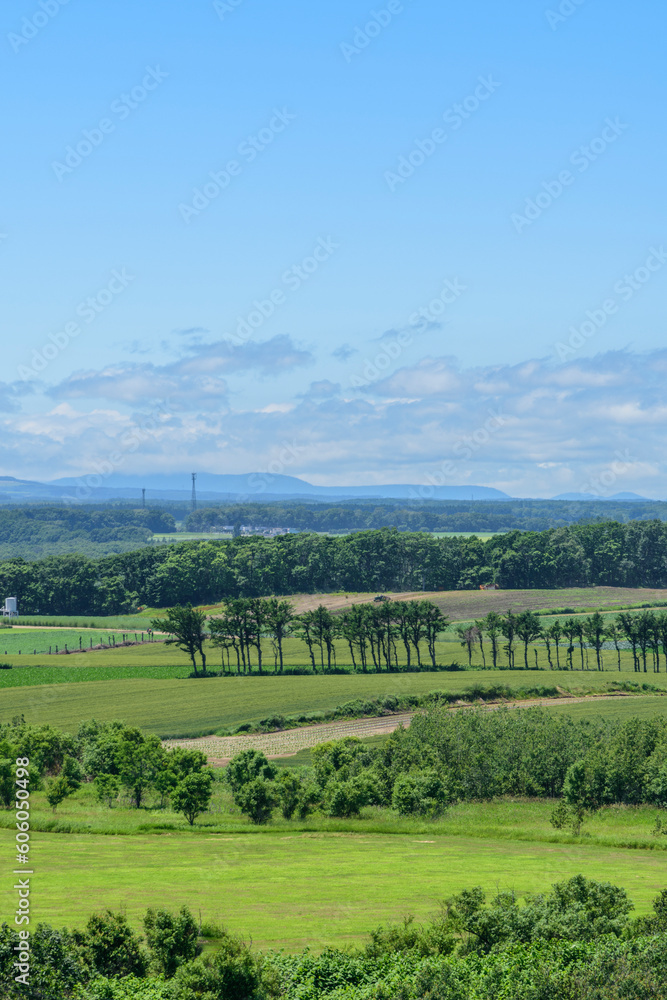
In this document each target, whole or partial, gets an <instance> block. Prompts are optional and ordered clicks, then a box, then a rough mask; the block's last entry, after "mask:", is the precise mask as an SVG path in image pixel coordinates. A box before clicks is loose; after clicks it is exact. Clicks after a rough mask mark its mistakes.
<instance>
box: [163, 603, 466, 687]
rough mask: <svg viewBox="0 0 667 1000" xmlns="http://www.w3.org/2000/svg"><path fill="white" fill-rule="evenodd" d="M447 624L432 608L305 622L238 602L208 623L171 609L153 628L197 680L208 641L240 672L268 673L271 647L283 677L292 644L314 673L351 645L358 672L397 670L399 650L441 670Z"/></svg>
mask: <svg viewBox="0 0 667 1000" xmlns="http://www.w3.org/2000/svg"><path fill="white" fill-rule="evenodd" d="M448 622H449V619H448V618H447V616H446V615H443V614H442V612H441V611H440V609H439V608H438V607H436V605H435V604H433V603H432V602H431V601H382V602H380V603H378V604H375V603H374V604H356V605H352V607H350V608H349V609H347V610H346V611H344V612H343V613H342V614H332V613H331V611H329V609H328V608H326V607H324V605H320V606H319V607H317V608H313V609H312V610H309V611H304V612H303V613H302V614H300V615H299V614H296V612H295V610H294V606H293V605H292V603H291V602H290V601H285V600H280V599H279V598H275V597H273V598H261V597H239V598H235V599H233V600H231V601H228V602H227V604H226V605H225V608H224V610H223V611H222V613H221V614H220V615H216V617H211V618H209V619H208V620H206V616H205V614H204V613H203V612H199V611H197V610H196V609H193V608H191V607H186V608H182V607H177V608H171V609H170V610H169V612H168V616H167V619H166V620H165V619H155V620H154V622H153V625H154V626H155V627H156V628H159V629H162V630H166V631H169V632H171V633H172V638H170V639H169V640H167V641H168V642H175V643H177V644H178V645H179V646H180V647H181V648H182V649H184V650H185V651H186V652H187V653H188V655H189V656H190V658H191V660H192V664H193V667H194V670H195V673H196V672H197V663H196V656H197V653H199V655H200V657H201V660H202V667H203V670H204V671H205V670H206V656H205V653H204V650H203V643H204V641H205V639H206V638H210V640H211V642H212V643H213V645H214V646H217V647H218V648H220V649H221V650H222V656H223V662H224V659H225V657H226V661H227V667H228V668H229V667H230V666H231V663H232V656H233V657H234V658H235V661H236V669H237V671H238V672H239V673H241V672H243V673H250V672H251V671H252V669H253V667H254V665H255V664H256V666H257V669H258V671H259V673H262V672H263V670H264V652H265V647H266V643H267V641H270V643H271V647H272V650H273V666H274V670H276V671H279V672H280V673H282V672H283V669H284V642H285V640H286V639H287V638H288V637H294V638H297V639H300V640H301V641H302V642H303V643H305V645H306V647H307V649H308V655H309V657H310V662H311V666H312V668H313V671H315V672H317V671H318V670H321V671H324V670H329V671H330V670H332V669H333V668H335V667H336V650H337V644H338V643H339V642H340V641H344V642H345V643H346V644H347V647H348V650H349V653H350V658H351V661H352V665H353V666H354V668H355V669H357V668H358V667H360V668H361V670H362V671H363V672H364V673H366V672H367V671H368V670H370V669H372V670H375V671H380V670H387V671H391V670H395V669H398V666H399V650H402V651H403V653H404V660H405V662H406V663H407V666H408V667H411V666H412V664H413V663H415V664H416V665H417V666H422V655H423V654H426V655H427V657H428V661H429V662H430V664H431V666H433V667H435V666H436V642H437V640H438V639H439V637H440V636H441V634H442V633H443V632H444V630H445V629H446V628H447V625H448Z"/></svg>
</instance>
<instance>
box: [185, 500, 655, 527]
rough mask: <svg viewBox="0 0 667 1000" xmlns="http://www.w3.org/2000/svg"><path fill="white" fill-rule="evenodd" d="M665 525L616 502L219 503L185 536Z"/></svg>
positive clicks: (645, 510) (649, 507) (196, 515)
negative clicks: (239, 530)
mask: <svg viewBox="0 0 667 1000" xmlns="http://www.w3.org/2000/svg"><path fill="white" fill-rule="evenodd" d="M653 519H658V520H661V521H666V520H667V503H663V502H662V501H657V500H651V501H646V502H644V501H638V500H635V501H626V502H623V501H616V500H586V501H578V500H502V501H493V500H476V501H467V502H464V501H453V500H439V501H438V500H415V501H405V500H377V501H371V500H366V501H361V502H360V501H349V500H348V501H344V500H341V501H337V502H335V503H331V502H330V503H328V504H324V503H322V502H320V503H314V502H312V501H311V502H304V501H296V500H295V501H291V500H290V501H275V502H273V503H242V504H238V503H224V504H215V505H212V504H211V505H209V506H207V507H202V508H200V509H199V510H196V511H191V512H190V513H189V514H188V515H187V517H186V520H185V528H186V530H187V531H210V530H214V531H215V530H219V529H220V528H222V527H223V526H233V525H236V524H239V525H241V524H247V525H253V526H255V527H258V528H271V527H282V528H289V529H290V530H292V531H369V530H373V529H379V528H398V530H399V531H479V532H489V531H512V530H515V529H517V530H520V531H546V530H548V529H549V528H563V527H567V526H568V525H571V524H577V523H589V522H593V521H607V520H609V521H618V522H619V523H621V524H626V523H627V522H629V521H641V520H653Z"/></svg>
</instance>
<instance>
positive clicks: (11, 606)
mask: <svg viewBox="0 0 667 1000" xmlns="http://www.w3.org/2000/svg"><path fill="white" fill-rule="evenodd" d="M0 610H2V617H3V618H16V616H17V615H18V613H19V605H18V601H17V600H16V598H15V597H5V603H4V605H3V606H2V608H1V609H0Z"/></svg>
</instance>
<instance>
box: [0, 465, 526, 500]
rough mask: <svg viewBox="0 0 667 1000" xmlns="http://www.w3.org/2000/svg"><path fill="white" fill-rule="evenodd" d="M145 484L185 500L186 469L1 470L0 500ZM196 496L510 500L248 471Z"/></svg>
mask: <svg viewBox="0 0 667 1000" xmlns="http://www.w3.org/2000/svg"><path fill="white" fill-rule="evenodd" d="M142 488H143V489H145V490H146V497H147V499H148V500H151V501H156V500H188V499H189V498H190V495H191V489H192V483H191V479H190V475H189V474H188V473H183V474H174V475H154V476H122V475H111V476H109V477H107V478H102V477H101V476H94V475H90V476H83V477H81V478H74V477H71V478H65V479H56V480H54V481H53V482H49V483H41V482H36V481H33V480H25V479H16V478H14V477H13V476H0V502H5V503H7V502H12V501H13V502H16V501H21V500H49V499H52V500H56V501H57V500H59V499H67V498H74V499H79V500H83V501H86V500H87V501H89V502H95V501H103V500H115V499H131V500H134V499H140V498H141V490H142ZM197 497H198V499H199V500H200V501H201V502H205V501H214V500H218V501H220V500H224V501H227V502H229V501H236V502H239V503H249V502H252V501H253V500H256V501H267V500H287V499H294V500H296V499H300V500H345V499H357V500H361V499H369V500H371V499H378V500H379V499H387V500H389V499H394V500H418V499H426V500H509V499H511V498H510V497H509V496H508V495H507V494H506V493H503V492H502V491H501V490H496V489H493V488H492V487H489V486H434V487H431V486H426V487H424V486H418V485H410V484H406V483H398V484H390V485H387V486H313V485H312V483H307V482H305V481H304V480H303V479H297V478H296V477H294V476H283V475H267V474H263V473H258V472H255V473H248V474H247V475H244V476H234V475H214V474H212V473H204V472H202V473H199V474H198V475H197Z"/></svg>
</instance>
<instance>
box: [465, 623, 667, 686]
mask: <svg viewBox="0 0 667 1000" xmlns="http://www.w3.org/2000/svg"><path fill="white" fill-rule="evenodd" d="M456 633H457V635H458V636H459V639H460V642H461V645H462V646H464V647H466V649H467V651H468V663H469V664H471V663H472V656H473V652H474V651H475V650H476V648H477V646H479V654H480V657H481V660H482V665H483V666H487V651H488V653H489V657H490V660H491V664H492V666H493V667H497V666H498V665H499V661H500V659H501V653H504V656H505V658H506V663H507V667H508V668H509V669H512V668H514V667H515V666H516V653H517V649H518V650H520V655H521V657H522V659H523V666H524V667H525V668H526V670H527V669H529V667H532V666H535V667H537V665H538V647H541V648H542V649H546V655H547V660H548V663H549V667H550V668H551V669H552V670H553V669H556V670H561V669H568V670H574V669H576V668H575V663H576V664H577V666H579V667H580V669H581V670H584V669H588V667H589V663H590V657H589V652H593V653H594V655H595V667H596V669H597V670H604V651H605V650H606V649H609V648H611V647H613V648H614V650H615V653H616V664H617V667H618V669H619V670H620V669H621V650H623V649H628V650H630V652H631V653H632V661H633V666H634V670H635V671H636V672H638V673H639V672H642V671H643V672H644V673H647V672H648V665H649V664H650V665H651V669H652V670H653V671H654V672H656V673H659V671H660V662H661V656H662V657H664V659H665V669H667V612H665V611H660V612H655V611H650V610H646V611H640V612H630V611H623V612H621V613H620V614H617V615H615V616H614V617H613V618H605V617H604V616H603V615H601V614H600V612H599V611H596V612H595V613H594V614H592V615H572V616H570V617H569V618H564V619H563V618H555V619H553V620H552V621H549V622H545V621H544V620H543V619H541V618H540V616H539V615H537V614H535V612H534V611H522V612H521V613H519V614H514V613H513V612H512V611H508V612H507V614H505V615H499V614H497V613H496V612H494V611H492V612H490V613H489V614H488V615H486V617H485V618H482V619H479V620H477V621H475V622H473V623H467V624H464V625H458V626H456ZM533 658H534V663H533Z"/></svg>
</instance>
